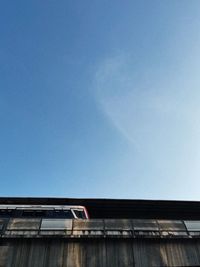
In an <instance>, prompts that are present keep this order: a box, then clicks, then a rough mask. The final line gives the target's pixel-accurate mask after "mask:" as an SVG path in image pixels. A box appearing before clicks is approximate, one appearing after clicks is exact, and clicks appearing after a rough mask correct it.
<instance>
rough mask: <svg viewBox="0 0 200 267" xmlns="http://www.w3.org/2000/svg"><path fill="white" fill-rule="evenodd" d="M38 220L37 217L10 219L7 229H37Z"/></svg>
mask: <svg viewBox="0 0 200 267" xmlns="http://www.w3.org/2000/svg"><path fill="white" fill-rule="evenodd" d="M39 225H40V220H39V219H10V221H9V223H8V226H7V229H8V230H17V229H27V230H31V229H39Z"/></svg>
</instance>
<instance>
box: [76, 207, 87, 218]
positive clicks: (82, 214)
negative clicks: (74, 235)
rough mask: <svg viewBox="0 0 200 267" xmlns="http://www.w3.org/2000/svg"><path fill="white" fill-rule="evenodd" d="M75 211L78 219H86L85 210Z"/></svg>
mask: <svg viewBox="0 0 200 267" xmlns="http://www.w3.org/2000/svg"><path fill="white" fill-rule="evenodd" d="M73 211H74V213H75V214H76V216H77V218H79V219H86V217H85V213H84V211H83V210H74V209H73Z"/></svg>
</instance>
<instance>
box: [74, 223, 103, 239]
mask: <svg viewBox="0 0 200 267" xmlns="http://www.w3.org/2000/svg"><path fill="white" fill-rule="evenodd" d="M103 234H104V221H103V220H74V221H73V235H75V236H82V235H83V236H87V235H90V236H101V235H103Z"/></svg>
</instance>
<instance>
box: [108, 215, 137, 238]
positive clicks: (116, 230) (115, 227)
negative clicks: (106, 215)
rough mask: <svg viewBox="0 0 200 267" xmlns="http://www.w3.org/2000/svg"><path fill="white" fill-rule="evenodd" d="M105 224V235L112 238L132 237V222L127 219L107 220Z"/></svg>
mask: <svg viewBox="0 0 200 267" xmlns="http://www.w3.org/2000/svg"><path fill="white" fill-rule="evenodd" d="M104 222H105V234H106V235H114V236H116V235H117V236H132V230H133V228H132V221H131V220H127V219H118V220H114V219H107V220H105V221H104Z"/></svg>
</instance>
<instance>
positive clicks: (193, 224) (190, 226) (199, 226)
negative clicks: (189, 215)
mask: <svg viewBox="0 0 200 267" xmlns="http://www.w3.org/2000/svg"><path fill="white" fill-rule="evenodd" d="M184 223H185V225H186V228H187V230H188V231H200V221H184Z"/></svg>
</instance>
